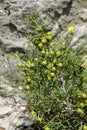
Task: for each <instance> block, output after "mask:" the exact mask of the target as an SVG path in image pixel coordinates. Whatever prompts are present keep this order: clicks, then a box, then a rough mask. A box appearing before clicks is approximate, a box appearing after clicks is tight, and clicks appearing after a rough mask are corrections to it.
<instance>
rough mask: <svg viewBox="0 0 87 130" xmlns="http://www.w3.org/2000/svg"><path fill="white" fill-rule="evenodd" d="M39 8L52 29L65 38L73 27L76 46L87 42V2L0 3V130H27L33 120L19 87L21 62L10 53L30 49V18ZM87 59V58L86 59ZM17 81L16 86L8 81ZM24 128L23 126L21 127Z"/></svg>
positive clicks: (7, 0) (29, 0)
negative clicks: (18, 77) (28, 21)
mask: <svg viewBox="0 0 87 130" xmlns="http://www.w3.org/2000/svg"><path fill="white" fill-rule="evenodd" d="M35 9H37V10H38V12H39V14H40V17H41V19H42V20H43V22H44V23H45V24H46V25H47V28H48V30H51V31H52V32H53V33H55V32H56V31H57V32H58V37H59V38H60V39H61V38H62V37H63V36H65V35H66V32H67V28H68V27H69V26H74V27H75V34H74V37H73V39H72V42H71V43H72V44H75V46H77V45H78V44H79V43H81V42H85V40H86V39H87V0H0V130H15V128H16V127H17V130H22V129H23V130H26V129H25V128H24V127H26V128H27V130H28V128H29V127H28V126H29V125H30V124H31V120H30V117H29V115H28V114H27V110H26V101H25V95H24V93H23V92H22V91H21V90H20V88H21V87H20V86H18V87H16V86H15V84H14V82H13V81H14V79H15V80H16V82H17V80H18V79H17V77H16V76H15V75H14V72H15V73H16V72H17V63H18V62H19V60H18V59H14V58H13V57H12V56H11V55H10V52H16V51H20V52H23V50H24V48H25V49H27V46H28V42H27V38H26V34H27V33H28V32H29V31H30V30H28V28H27V27H28V24H27V23H26V21H25V18H26V16H27V15H31V14H32V12H33V10H35ZM85 59H87V56H85ZM8 73H9V78H12V77H13V76H14V78H13V81H12V82H13V83H10V80H9V79H7V78H6V75H7V74H8ZM19 126H20V127H19Z"/></svg>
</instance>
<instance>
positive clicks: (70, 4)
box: [62, 0, 73, 16]
mask: <svg viewBox="0 0 87 130" xmlns="http://www.w3.org/2000/svg"><path fill="white" fill-rule="evenodd" d="M72 3H73V0H71V1H70V2H69V3H68V4H67V6H66V7H65V8H63V11H62V15H67V16H68V15H69V14H70V10H71V7H72Z"/></svg>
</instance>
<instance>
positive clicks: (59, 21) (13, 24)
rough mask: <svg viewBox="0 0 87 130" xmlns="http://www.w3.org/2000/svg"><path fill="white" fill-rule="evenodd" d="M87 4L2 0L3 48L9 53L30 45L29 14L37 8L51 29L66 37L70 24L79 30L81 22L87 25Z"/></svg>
mask: <svg viewBox="0 0 87 130" xmlns="http://www.w3.org/2000/svg"><path fill="white" fill-rule="evenodd" d="M86 6H87V1H86V0H84V1H81V0H77V1H76V0H22V1H21V0H1V1H0V47H1V48H2V50H3V51H6V52H13V51H17V50H18V51H23V49H24V48H27V45H28V44H27V39H26V37H25V35H26V34H27V33H28V31H29V30H28V29H27V24H26V22H25V17H26V15H30V14H32V12H33V10H34V9H35V8H36V9H37V10H38V11H39V13H40V17H41V18H42V19H43V22H44V23H45V24H46V25H47V28H48V29H49V30H52V31H53V33H55V32H56V31H57V32H58V36H60V37H62V34H63V33H66V29H67V27H68V26H70V25H73V26H78V32H79V27H80V25H81V24H83V25H84V26H85V27H86V28H87V26H86V21H87V17H86V15H87V9H86ZM77 35H78V34H77ZM78 40H79V39H78Z"/></svg>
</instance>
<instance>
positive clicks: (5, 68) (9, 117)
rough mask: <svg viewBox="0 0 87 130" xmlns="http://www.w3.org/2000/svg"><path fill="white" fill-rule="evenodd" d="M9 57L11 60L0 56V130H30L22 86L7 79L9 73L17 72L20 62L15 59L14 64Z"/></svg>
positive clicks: (29, 119)
mask: <svg viewBox="0 0 87 130" xmlns="http://www.w3.org/2000/svg"><path fill="white" fill-rule="evenodd" d="M8 57H9V59H7V55H5V56H0V130H22V128H23V130H28V129H29V130H30V125H31V124H32V121H31V118H30V116H29V114H28V111H27V107H26V106H27V102H26V100H25V98H26V96H25V94H24V93H23V92H22V86H16V84H14V82H13V84H12V82H11V81H10V80H9V79H8V78H7V76H8V73H10V74H11V72H14V71H17V70H16V69H17V68H16V67H17V62H18V60H16V59H15V62H13V60H14V59H13V58H12V57H11V56H8ZM11 61H12V62H13V64H14V65H13V66H12V65H11ZM14 66H16V67H15V68H14ZM11 69H12V70H13V71H12V70H11ZM12 75H13V74H12ZM9 76H10V75H9ZM10 78H11V77H10ZM11 79H12V78H11ZM14 79H15V77H14ZM13 86H14V87H13ZM26 128H27V129H26Z"/></svg>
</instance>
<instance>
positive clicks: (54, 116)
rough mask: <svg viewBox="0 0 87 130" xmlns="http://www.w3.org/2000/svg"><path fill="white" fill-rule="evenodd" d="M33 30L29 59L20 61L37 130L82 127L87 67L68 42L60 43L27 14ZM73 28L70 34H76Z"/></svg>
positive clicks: (77, 129) (86, 106)
mask: <svg viewBox="0 0 87 130" xmlns="http://www.w3.org/2000/svg"><path fill="white" fill-rule="evenodd" d="M27 20H28V22H29V23H30V25H31V26H32V29H33V33H31V34H29V36H28V38H29V40H30V41H31V42H32V44H33V46H32V47H31V50H28V54H29V55H28V59H27V60H26V61H23V60H22V62H21V63H20V64H18V67H19V69H20V70H22V71H24V72H25V77H24V80H23V85H24V91H25V92H26V93H27V96H28V97H27V99H28V105H29V111H30V113H31V116H32V119H33V120H34V121H35V125H34V127H35V129H37V130H43V129H45V130H82V129H83V127H84V125H85V126H86V125H87V116H86V115H87V68H86V65H85V64H84V62H83V61H82V57H81V56H80V55H78V54H77V53H76V52H74V51H73V50H72V48H71V46H70V45H69V44H68V45H67V44H66V41H64V42H65V44H66V45H63V44H62V43H61V44H58V40H57V39H56V37H55V35H54V34H52V32H50V31H47V30H46V28H45V26H43V25H42V24H41V22H38V21H39V19H38V18H37V17H34V16H33V17H31V16H29V17H27ZM72 29H73V28H72V27H71V30H70V29H69V34H68V35H67V40H70V39H68V38H69V37H68V36H71V37H72V36H73V32H70V31H73V30H74V29H73V30H72Z"/></svg>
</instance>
